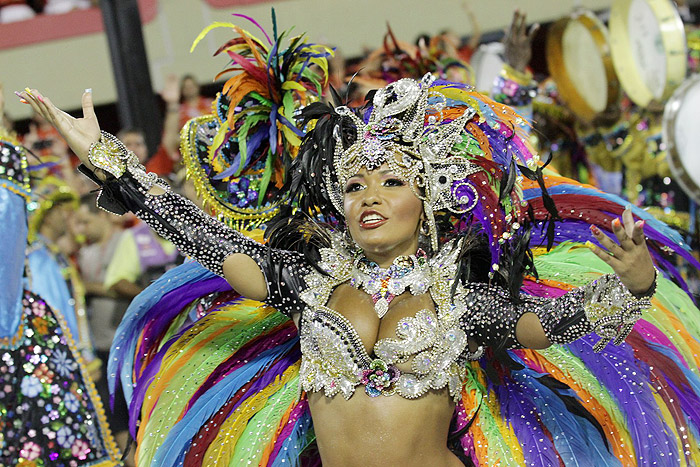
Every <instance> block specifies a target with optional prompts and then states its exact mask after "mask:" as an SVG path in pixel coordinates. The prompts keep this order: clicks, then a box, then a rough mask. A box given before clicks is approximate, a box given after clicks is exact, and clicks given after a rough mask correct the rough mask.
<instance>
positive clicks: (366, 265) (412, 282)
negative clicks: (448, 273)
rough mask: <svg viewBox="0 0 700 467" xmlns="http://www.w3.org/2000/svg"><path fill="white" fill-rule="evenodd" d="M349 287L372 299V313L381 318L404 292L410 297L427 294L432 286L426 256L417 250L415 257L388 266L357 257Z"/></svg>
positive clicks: (398, 259) (395, 261) (399, 260)
mask: <svg viewBox="0 0 700 467" xmlns="http://www.w3.org/2000/svg"><path fill="white" fill-rule="evenodd" d="M350 284H351V285H352V286H353V287H356V288H358V289H360V288H361V289H363V290H364V291H365V292H367V293H368V294H369V295H370V296H371V297H372V301H373V302H374V310H375V311H376V312H377V316H379V318H382V317H383V316H384V315H385V314H386V312H387V311H389V304H390V303H391V301H392V300H393V299H394V297H396V296H397V295H401V294H402V293H404V292H405V291H406V290H409V291H410V292H411V293H412V294H413V295H421V294H424V293H426V292H427V291H428V289H429V288H430V285H431V284H432V281H431V274H430V266H429V264H428V255H426V254H425V251H423V250H421V249H419V250H418V251H417V252H416V254H415V255H407V256H399V257H397V258H396V259H394V262H393V263H392V264H391V266H389V267H388V268H382V267H380V266H379V265H378V264H377V263H375V262H374V261H371V260H369V259H367V258H366V257H365V256H364V255H361V254H360V255H358V256H357V257H356V259H355V261H354V262H353V271H352V278H351V279H350Z"/></svg>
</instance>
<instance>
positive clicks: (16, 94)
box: [15, 91, 22, 99]
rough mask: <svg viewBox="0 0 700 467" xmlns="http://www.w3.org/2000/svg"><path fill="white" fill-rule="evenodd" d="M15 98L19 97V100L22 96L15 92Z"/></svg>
mask: <svg viewBox="0 0 700 467" xmlns="http://www.w3.org/2000/svg"><path fill="white" fill-rule="evenodd" d="M15 96H17V97H19V98H20V99H21V98H22V94H20V93H19V91H15Z"/></svg>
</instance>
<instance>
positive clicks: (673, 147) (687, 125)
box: [663, 75, 700, 203]
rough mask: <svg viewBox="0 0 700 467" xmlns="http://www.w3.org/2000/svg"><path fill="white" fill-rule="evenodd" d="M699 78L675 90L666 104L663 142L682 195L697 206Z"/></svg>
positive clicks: (699, 179) (699, 188) (699, 189)
mask: <svg viewBox="0 0 700 467" xmlns="http://www.w3.org/2000/svg"><path fill="white" fill-rule="evenodd" d="M698 128H700V75H693V76H692V77H691V78H688V79H687V80H686V81H685V82H683V84H682V85H681V86H680V87H678V89H676V92H675V93H673V95H672V96H671V98H670V99H669V100H668V102H667V103H666V108H665V109H664V118H663V141H664V143H665V144H666V149H667V151H668V153H667V156H666V157H667V158H668V164H669V167H670V168H671V173H672V174H673V177H674V179H675V180H676V181H677V182H678V184H679V185H680V186H681V187H683V189H684V190H685V192H686V193H687V194H688V196H690V197H691V198H693V199H694V200H695V201H696V202H698V203H700V152H699V151H698V148H700V131H698Z"/></svg>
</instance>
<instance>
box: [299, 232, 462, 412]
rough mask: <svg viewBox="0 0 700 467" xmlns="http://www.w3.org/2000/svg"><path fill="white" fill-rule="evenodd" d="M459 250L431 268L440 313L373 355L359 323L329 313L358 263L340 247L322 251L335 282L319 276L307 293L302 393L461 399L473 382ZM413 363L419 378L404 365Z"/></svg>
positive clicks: (405, 329)
mask: <svg viewBox="0 0 700 467" xmlns="http://www.w3.org/2000/svg"><path fill="white" fill-rule="evenodd" d="M456 255H457V248H454V245H452V244H449V245H447V246H446V247H445V248H443V250H442V252H441V253H440V254H439V255H437V256H436V257H434V258H432V259H430V260H429V261H428V264H427V265H426V269H427V272H428V274H426V276H427V277H428V282H427V283H426V284H424V286H425V288H426V291H428V290H429V292H430V293H431V296H432V298H433V300H434V302H435V306H436V310H435V312H433V311H432V310H427V309H424V310H420V311H419V312H418V313H417V314H416V315H415V316H413V317H407V318H404V319H402V320H400V321H399V323H398V325H397V328H396V336H397V337H395V338H385V339H380V340H379V341H377V342H376V343H375V345H374V348H373V352H372V354H373V355H370V354H369V353H368V352H367V351H366V349H365V347H364V345H363V343H362V341H361V340H360V337H359V336H358V334H357V331H356V330H355V328H354V327H353V325H352V323H350V321H348V320H347V319H346V318H345V317H344V316H343V315H341V314H340V313H338V312H337V311H335V310H333V309H331V308H329V307H327V306H326V303H327V302H328V300H329V298H330V296H331V293H332V292H333V290H334V289H335V287H337V286H338V285H340V284H343V283H346V282H351V283H352V281H353V279H354V276H355V275H356V274H357V269H356V268H355V267H354V266H353V256H352V255H351V254H350V253H349V252H348V251H347V250H346V249H345V248H344V247H343V245H342V244H340V242H339V241H335V242H334V246H333V248H325V249H322V250H321V257H322V260H321V262H320V263H319V266H320V267H321V269H323V270H324V271H325V272H326V273H327V274H328V275H323V274H321V273H320V272H318V271H315V270H314V271H312V272H310V273H309V274H308V275H307V276H306V277H305V280H306V284H307V286H308V288H307V289H306V290H305V291H304V292H302V293H301V299H302V300H303V301H304V302H305V303H306V305H307V307H306V308H305V309H304V310H303V311H302V315H301V324H300V329H301V334H300V339H301V351H302V362H301V370H300V375H301V385H302V389H304V390H305V391H314V392H317V391H323V392H324V393H325V395H326V396H328V397H333V396H335V395H336V394H338V393H341V394H342V395H343V397H345V399H349V398H350V397H351V396H352V395H353V394H354V392H355V388H356V387H357V386H358V385H364V387H365V392H366V393H367V394H368V395H369V396H372V397H375V396H379V395H387V396H388V395H392V394H398V395H400V396H402V397H405V398H409V399H414V398H417V397H420V396H422V395H424V394H425V393H426V392H428V391H429V390H430V389H442V388H444V387H446V386H447V387H448V388H449V392H450V395H451V396H452V397H454V398H458V397H459V394H460V392H461V389H462V384H463V382H464V378H465V369H464V360H465V359H466V358H468V356H469V353H468V351H467V350H466V349H467V334H466V333H465V331H464V330H463V329H461V327H460V318H461V314H462V313H464V312H465V310H466V309H465V308H464V307H462V308H461V310H458V309H457V308H456V307H454V306H453V305H452V304H451V303H450V301H449V298H450V297H449V293H450V286H451V283H452V281H453V278H454V276H455V274H456V272H457V266H456ZM409 361H410V366H411V370H412V372H411V373H406V372H401V371H400V370H399V369H398V368H397V366H396V365H397V364H400V363H405V362H409Z"/></svg>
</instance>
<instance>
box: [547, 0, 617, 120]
mask: <svg viewBox="0 0 700 467" xmlns="http://www.w3.org/2000/svg"><path fill="white" fill-rule="evenodd" d="M547 65H548V67H549V72H550V74H551V75H552V78H553V79H554V81H555V82H556V83H557V87H558V88H559V94H560V96H561V99H562V101H564V103H565V104H566V105H567V107H569V109H571V111H572V112H574V113H575V114H576V115H578V116H579V117H581V118H582V119H584V120H587V121H591V120H593V118H595V117H596V115H599V114H601V113H603V112H605V110H606V109H608V108H610V107H611V106H615V105H617V103H618V101H619V97H620V92H619V89H620V86H619V83H618V81H617V78H616V76H615V71H614V69H613V65H612V59H611V56H610V48H609V46H608V32H607V29H606V28H605V25H604V24H603V23H602V22H601V21H600V20H599V19H598V18H597V17H596V16H595V15H594V14H593V13H591V12H588V11H577V12H575V13H574V14H572V15H571V16H568V17H566V18H562V19H560V20H559V21H557V22H556V23H554V24H553V25H552V27H551V28H550V29H549V33H548V35H547Z"/></svg>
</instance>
